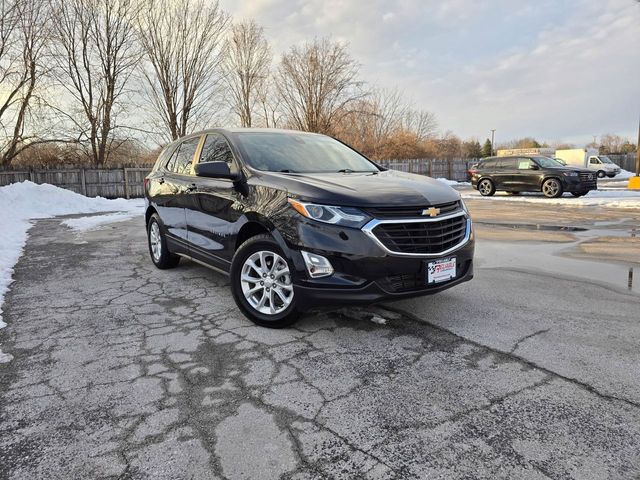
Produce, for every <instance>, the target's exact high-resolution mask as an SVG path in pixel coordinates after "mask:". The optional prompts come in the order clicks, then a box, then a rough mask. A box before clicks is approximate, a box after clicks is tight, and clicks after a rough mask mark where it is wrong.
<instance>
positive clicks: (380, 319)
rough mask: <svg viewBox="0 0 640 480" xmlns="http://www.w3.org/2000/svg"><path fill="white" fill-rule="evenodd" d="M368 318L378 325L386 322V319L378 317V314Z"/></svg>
mask: <svg viewBox="0 0 640 480" xmlns="http://www.w3.org/2000/svg"><path fill="white" fill-rule="evenodd" d="M370 320H371V321H372V322H373V323H377V324H378V325H386V324H387V319H386V318H383V317H380V316H378V315H374V316H373V317H371V318H370Z"/></svg>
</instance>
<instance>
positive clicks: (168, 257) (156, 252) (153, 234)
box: [147, 213, 180, 270]
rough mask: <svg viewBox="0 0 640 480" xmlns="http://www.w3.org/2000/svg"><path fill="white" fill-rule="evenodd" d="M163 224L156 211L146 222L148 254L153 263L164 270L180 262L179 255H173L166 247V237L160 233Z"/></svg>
mask: <svg viewBox="0 0 640 480" xmlns="http://www.w3.org/2000/svg"><path fill="white" fill-rule="evenodd" d="M162 229H163V225H162V221H161V220H160V216H159V215H158V214H157V213H154V214H153V215H151V218H149V223H148V224H147V243H148V244H149V255H151V261H152V262H153V264H154V265H155V266H156V267H158V268H160V269H161V270H165V269H167V268H174V267H175V266H177V265H178V263H180V257H179V256H178V255H174V254H173V253H171V252H170V251H169V248H168V247H167V239H166V238H165V236H164V233H162Z"/></svg>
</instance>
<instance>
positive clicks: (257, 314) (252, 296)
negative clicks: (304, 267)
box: [231, 235, 301, 328]
mask: <svg viewBox="0 0 640 480" xmlns="http://www.w3.org/2000/svg"><path fill="white" fill-rule="evenodd" d="M231 293H232V294H233V299H234V300H235V302H236V305H238V308H239V309H240V311H241V312H242V313H243V314H244V315H245V316H246V317H247V318H248V319H249V320H251V321H252V322H254V323H255V324H257V325H260V326H262V327H268V328H283V327H287V326H289V325H291V324H292V323H294V322H295V321H296V320H298V318H299V317H300V314H301V312H300V311H299V310H298V308H297V304H296V301H297V299H296V296H295V288H294V285H293V266H292V265H290V264H289V261H288V260H287V258H286V256H285V255H284V253H283V252H282V250H281V249H280V246H279V245H278V244H277V242H276V241H275V240H274V239H273V238H272V237H271V236H270V235H257V236H255V237H252V238H250V239H249V240H247V241H246V242H244V243H243V244H242V245H240V247H239V248H238V250H237V251H236V253H235V255H234V256H233V260H232V262H231Z"/></svg>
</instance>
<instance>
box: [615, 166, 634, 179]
mask: <svg viewBox="0 0 640 480" xmlns="http://www.w3.org/2000/svg"><path fill="white" fill-rule="evenodd" d="M635 176H636V174H635V173H633V172H629V171H628V170H622V169H621V170H620V173H619V174H618V175H616V176H615V177H613V178H612V180H629V179H630V178H631V177H635Z"/></svg>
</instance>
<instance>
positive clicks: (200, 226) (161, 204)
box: [145, 129, 474, 327]
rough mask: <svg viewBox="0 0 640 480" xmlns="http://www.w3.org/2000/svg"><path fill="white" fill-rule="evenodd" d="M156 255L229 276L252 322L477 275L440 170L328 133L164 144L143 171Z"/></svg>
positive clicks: (235, 133)
mask: <svg viewBox="0 0 640 480" xmlns="http://www.w3.org/2000/svg"><path fill="white" fill-rule="evenodd" d="M145 192H146V200H147V202H146V226H147V235H148V241H149V252H150V254H151V259H152V260H153V263H154V264H155V265H156V266H157V267H158V268H170V267H174V266H176V265H177V263H178V261H179V259H180V257H187V258H190V259H192V260H195V261H197V262H200V263H203V264H205V265H206V266H209V267H211V268H214V269H216V270H219V271H222V272H224V273H228V274H230V276H231V291H232V293H233V297H234V299H235V301H236V303H237V305H238V307H239V308H240V309H241V310H242V312H243V313H244V314H245V315H246V316H247V317H248V318H249V319H251V320H253V321H254V322H256V323H258V324H260V325H264V326H269V327H282V326H285V325H288V324H290V323H292V322H293V321H294V320H295V319H296V318H297V317H298V316H299V315H300V313H301V312H304V311H307V310H310V309H318V308H323V307H333V306H337V305H340V304H351V303H360V304H371V303H373V302H377V301H380V300H396V299H400V298H405V297H410V296H416V295H426V294H431V293H435V292H439V291H441V290H444V289H446V288H449V287H452V286H454V285H457V284H459V283H462V282H466V281H468V280H471V278H472V277H473V250H474V242H473V233H472V229H471V219H470V217H469V213H468V212H467V209H466V207H465V205H464V203H463V202H462V200H461V199H460V195H459V194H458V192H456V191H455V190H454V189H452V188H451V187H449V186H447V185H444V184H443V183H441V182H438V181H435V180H433V179H430V178H427V177H423V176H419V175H413V174H407V173H401V172H397V171H392V170H385V169H384V168H382V167H380V166H378V165H376V164H375V163H373V162H371V161H370V160H368V159H367V158H365V157H364V156H363V155H361V154H360V153H358V152H356V151H355V150H353V149H351V148H350V147H348V146H346V145H345V144H343V143H341V142H339V141H337V140H335V139H333V138H331V137H327V136H324V135H319V134H312V133H303V132H295V131H287V130H269V129H213V130H207V131H204V132H200V133H195V134H192V135H189V136H187V137H184V138H181V139H179V140H177V141H175V142H174V143H172V144H170V145H169V146H168V147H166V148H165V149H164V150H163V151H162V152H161V153H160V156H159V158H158V160H157V162H156V164H155V166H154V167H153V170H152V172H151V173H150V174H149V175H148V177H147V178H146V179H145Z"/></svg>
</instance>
